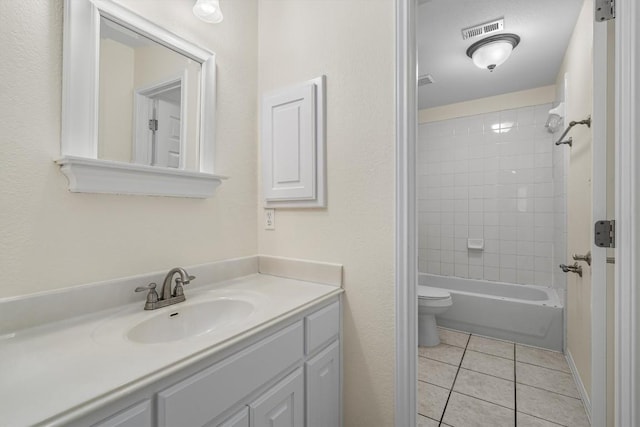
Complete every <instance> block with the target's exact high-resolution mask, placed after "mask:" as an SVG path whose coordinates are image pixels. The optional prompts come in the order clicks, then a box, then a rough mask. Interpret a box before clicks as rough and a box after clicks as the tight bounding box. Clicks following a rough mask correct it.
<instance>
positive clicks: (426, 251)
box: [417, 104, 568, 289]
mask: <svg viewBox="0 0 640 427" xmlns="http://www.w3.org/2000/svg"><path fill="white" fill-rule="evenodd" d="M550 107H551V105H550V104H545V105H541V106H532V107H525V108H518V109H514V110H506V111H501V112H497V113H487V114H481V115H477V116H471V117H461V118H457V119H452V120H445V121H442V122H435V123H429V124H423V125H420V127H419V135H418V141H419V144H418V156H417V162H418V210H419V218H418V223H419V235H418V241H419V247H420V250H419V253H418V256H419V260H418V265H419V268H420V270H421V271H428V272H432V273H433V274H442V275H456V276H459V277H471V278H477V279H484V280H500V281H506V282H513V283H535V284H540V285H543V286H549V285H551V284H552V283H553V285H554V286H557V287H558V288H559V289H564V288H566V275H564V274H559V273H558V272H556V271H555V270H554V269H553V266H554V265H555V263H556V261H557V260H559V259H562V260H564V258H566V255H565V252H566V250H565V248H566V219H565V212H566V198H565V197H566V176H567V174H566V170H565V165H566V164H567V163H568V161H567V158H568V157H567V153H566V150H554V145H553V140H554V138H556V137H557V136H558V135H552V134H550V133H548V132H547V130H546V129H545V128H544V127H543V125H544V122H545V121H546V117H547V112H548V110H549V108H550ZM507 123H512V124H507ZM496 124H497V125H498V131H497V132H494V131H493V130H492V126H494V125H496ZM468 237H472V238H475V237H478V238H484V239H485V247H484V250H483V251H480V252H476V251H470V250H468V249H467V238H468Z"/></svg>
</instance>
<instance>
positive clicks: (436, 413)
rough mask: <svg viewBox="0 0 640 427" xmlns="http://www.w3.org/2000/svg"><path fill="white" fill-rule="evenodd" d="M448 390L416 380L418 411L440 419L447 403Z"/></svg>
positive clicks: (426, 415)
mask: <svg viewBox="0 0 640 427" xmlns="http://www.w3.org/2000/svg"><path fill="white" fill-rule="evenodd" d="M448 397H449V390H447V389H444V388H442V387H438V386H436V385H433V384H428V383H425V382H422V381H418V413H419V414H420V415H424V416H425V417H429V418H432V419H438V420H439V419H440V418H441V417H442V412H443V411H444V407H445V405H446V404H447V398H448Z"/></svg>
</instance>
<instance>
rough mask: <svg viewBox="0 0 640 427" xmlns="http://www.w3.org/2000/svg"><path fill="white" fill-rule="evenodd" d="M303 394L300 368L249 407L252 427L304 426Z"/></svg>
mask: <svg viewBox="0 0 640 427" xmlns="http://www.w3.org/2000/svg"><path fill="white" fill-rule="evenodd" d="M303 393H304V381H303V377H302V369H301V368H298V369H296V370H295V371H293V373H292V374H291V375H289V376H288V377H286V378H285V379H283V380H282V381H280V382H279V383H277V384H276V385H275V386H273V387H272V388H270V389H269V390H267V391H266V392H265V393H264V394H263V395H262V396H261V397H259V398H258V399H257V400H256V401H254V402H253V403H252V404H251V405H249V407H250V408H251V427H300V426H302V425H303V424H302V423H303V420H304V414H303V411H304V402H303V396H304V394H303Z"/></svg>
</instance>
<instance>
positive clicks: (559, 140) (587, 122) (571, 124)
mask: <svg viewBox="0 0 640 427" xmlns="http://www.w3.org/2000/svg"><path fill="white" fill-rule="evenodd" d="M575 125H587V127H589V128H590V127H591V116H589V117H587V118H586V119H584V120H580V121H579V122H575V121H574V122H570V123H569V126H568V127H567V128H566V129H565V130H564V132H563V133H562V136H560V138H558V140H557V141H556V145H560V144H569V147H572V146H573V138H571V137H570V138H569V139H567V140H566V141H563V139H564V137H565V136H567V134H568V133H569V131H570V130H571V128H572V127H574V126H575Z"/></svg>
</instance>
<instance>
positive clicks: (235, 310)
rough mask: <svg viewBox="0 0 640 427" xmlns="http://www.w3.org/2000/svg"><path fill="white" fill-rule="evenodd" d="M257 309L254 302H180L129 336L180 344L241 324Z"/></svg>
mask: <svg viewBox="0 0 640 427" xmlns="http://www.w3.org/2000/svg"><path fill="white" fill-rule="evenodd" d="M254 309H255V306H254V304H253V303H252V302H249V301H246V300H242V299H234V298H217V299H214V300H208V301H202V302H194V303H188V302H187V303H178V304H176V305H175V306H171V307H167V308H165V309H162V312H161V313H158V314H156V315H152V316H151V317H149V318H147V319H145V320H143V321H142V322H140V323H138V324H136V325H135V326H133V327H132V328H131V329H129V331H128V332H127V334H126V335H127V338H128V339H129V340H131V341H134V342H138V343H151V344H153V343H163V342H170V341H177V340H181V339H185V338H190V337H194V336H197V335H202V334H206V333H208V332H211V331H213V330H215V329H218V328H222V327H227V326H230V325H233V324H235V323H238V322H241V321H243V320H245V319H247V318H248V317H249V316H250V315H251V313H253V311H254Z"/></svg>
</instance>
